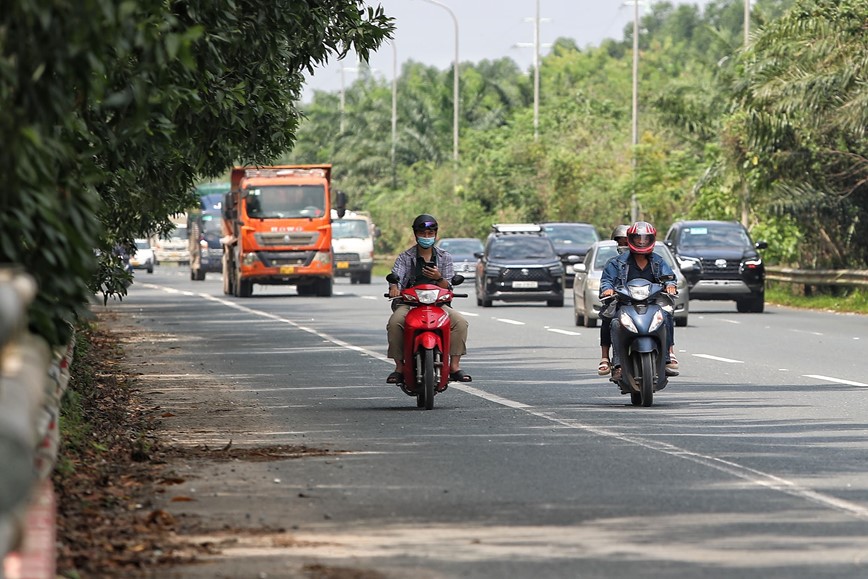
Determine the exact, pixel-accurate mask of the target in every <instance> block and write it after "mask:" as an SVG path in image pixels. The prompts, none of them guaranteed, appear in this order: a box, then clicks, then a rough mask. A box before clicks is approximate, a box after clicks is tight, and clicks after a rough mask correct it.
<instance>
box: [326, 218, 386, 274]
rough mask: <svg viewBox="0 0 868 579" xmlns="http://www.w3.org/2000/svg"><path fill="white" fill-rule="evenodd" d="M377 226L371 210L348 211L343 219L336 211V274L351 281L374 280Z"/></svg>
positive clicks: (334, 226)
mask: <svg viewBox="0 0 868 579" xmlns="http://www.w3.org/2000/svg"><path fill="white" fill-rule="evenodd" d="M377 233H378V231H377V227H376V226H375V225H374V222H373V221H371V217H370V216H369V215H368V214H367V213H362V212H354V211H347V212H346V213H345V214H344V216H343V217H342V218H338V215H337V212H336V211H335V210H334V209H333V210H332V253H333V254H334V261H333V262H332V263H333V267H334V272H335V276H336V277H337V276H344V277H346V276H349V278H350V283H371V270H372V269H374V238H375V237H376V236H377Z"/></svg>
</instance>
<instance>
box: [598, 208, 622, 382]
mask: <svg viewBox="0 0 868 579" xmlns="http://www.w3.org/2000/svg"><path fill="white" fill-rule="evenodd" d="M628 228H629V226H628V225H618V226H617V227H615V229H613V230H612V241H615V242H616V243H617V244H618V255H620V254H622V253H624V252H625V251H629V247H628V246H627V229H628ZM612 259H615V258H614V257H613V258H612ZM611 349H612V318H610V317H608V316H600V350H601V352H600V353H601V357H600V365H599V366H597V374H599V375H600V376H608V375H609V374H611V373H612V363H611V361H610V360H609V351H610V350H611Z"/></svg>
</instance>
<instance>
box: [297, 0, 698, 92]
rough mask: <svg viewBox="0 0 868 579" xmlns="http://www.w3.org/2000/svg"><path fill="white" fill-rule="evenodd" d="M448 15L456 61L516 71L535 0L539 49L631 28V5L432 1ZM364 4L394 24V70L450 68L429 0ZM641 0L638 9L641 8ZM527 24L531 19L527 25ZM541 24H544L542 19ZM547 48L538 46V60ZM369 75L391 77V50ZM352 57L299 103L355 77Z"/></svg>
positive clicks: (448, 45) (449, 51)
mask: <svg viewBox="0 0 868 579" xmlns="http://www.w3.org/2000/svg"><path fill="white" fill-rule="evenodd" d="M438 1H439V2H440V3H441V4H444V5H446V6H448V7H449V9H451V10H452V12H453V13H454V14H455V17H456V19H457V20H458V59H459V61H461V62H474V63H475V62H479V61H481V60H486V59H487V60H494V59H498V58H502V57H509V58H512V59H513V60H514V61H515V62H516V63H517V64H518V65H519V67H521V69H522V70H529V69H530V68H531V66H532V64H533V49H532V48H520V47H517V46H516V45H517V44H523V43H526V44H533V18H534V15H535V13H536V6H537V1H538V2H539V11H540V19H541V23H540V43H542V44H545V43H551V42H554V41H555V40H556V39H558V38H562V37H565V38H572V39H574V40H575V41H576V43H577V44H578V45H579V46H587V45H598V44H599V43H600V41H602V40H603V39H605V38H615V39H620V38H622V37H623V30H624V26H626V25H628V24H631V23H632V22H633V6H632V3H626V2H624V1H622V0H438ZM669 1H670V2H672V3H673V4H698V5H699V6H704V5H705V4H706V3H707V2H708V0H669ZM367 4H368V5H372V6H375V5H377V4H379V5H382V6H383V8H384V9H385V12H386V14H387V15H389V16H391V17H393V18H394V19H395V25H396V31H395V42H394V44H395V50H396V52H397V60H398V64H397V70H398V74H400V70H401V63H403V62H405V61H407V60H413V61H416V62H421V63H424V64H428V65H431V66H436V67H437V68H439V69H446V68H449V67H451V66H452V62H453V59H454V56H455V24H454V22H453V20H452V17H451V16H450V15H449V12H448V11H447V10H446V9H445V8H442V7H441V6H437V5H435V4H433V3H431V2H428V1H427V0H379V1H374V0H367ZM641 7H642V3H641V0H640V10H641V9H642V8H641ZM526 19H528V20H530V21H526ZM546 19H547V20H546ZM548 50H549V49H548V48H546V47H543V48H542V49H541V51H540V52H541V54H542V55H544V54H546V52H547V51H548ZM370 66H371V67H372V68H373V69H374V71H373V72H374V75H376V76H379V77H382V78H384V79H387V80H391V79H392V76H393V74H392V72H393V52H392V46H391V45H389V44H387V45H384V46H383V47H382V48H381V49H380V51H379V52H378V53H376V54H374V55H373V56H372V57H371V59H370ZM356 67H357V63H356V59H355V58H354V57H353V56H352V55H350V56H348V57H347V58H346V59H344V60H343V61H339V62H338V61H335V62H331V63H330V64H329V66H327V67H325V68H322V69H319V70H318V71H317V72H316V74H315V75H314V76H313V77H312V78H310V79H308V83H307V89H306V91H305V94H304V98H303V100H304V101H310V99H311V97H312V94H313V90H314V89H316V90H327V91H338V90H340V88H341V70H342V69H343V77H344V83H345V85H346V86H349V85H350V84H351V83H352V82H353V80H355V78H356V73H355V72H353V71H352V70H348V69H352V68H356Z"/></svg>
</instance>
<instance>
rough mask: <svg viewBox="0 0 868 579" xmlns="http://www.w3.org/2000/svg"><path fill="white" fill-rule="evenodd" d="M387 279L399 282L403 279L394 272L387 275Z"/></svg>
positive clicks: (390, 281) (391, 281)
mask: <svg viewBox="0 0 868 579" xmlns="http://www.w3.org/2000/svg"><path fill="white" fill-rule="evenodd" d="M386 281H387V282H389V283H398V282H399V281H401V280H400V279H398V276H397V275H395V273H394V272H393V273H390V274H389V275H387V276H386Z"/></svg>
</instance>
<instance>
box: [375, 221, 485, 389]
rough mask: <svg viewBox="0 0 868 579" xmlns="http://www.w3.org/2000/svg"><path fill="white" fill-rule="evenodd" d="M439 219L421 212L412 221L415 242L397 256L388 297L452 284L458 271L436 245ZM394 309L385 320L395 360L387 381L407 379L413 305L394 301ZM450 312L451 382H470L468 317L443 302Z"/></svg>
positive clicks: (391, 354) (450, 258)
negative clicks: (464, 364)
mask: <svg viewBox="0 0 868 579" xmlns="http://www.w3.org/2000/svg"><path fill="white" fill-rule="evenodd" d="M437 227H438V226H437V220H436V219H435V218H434V217H432V216H431V215H428V214H424V213H423V214H422V215H419V216H418V217H416V219H415V220H414V221H413V234H414V235H415V236H416V245H414V246H413V247H411V248H410V249H408V250H406V251H404V252H403V253H401V254H400V255H399V256H398V257H397V259H395V265H394V266H392V273H394V274H395V275H396V276H398V279H399V282H398V283H397V284H390V285H389V297H392V298H395V297H398V296H400V295H401V290H402V289H405V288H408V287H413V286H415V285H418V284H421V283H430V284H434V285H438V286H440V287H442V288H450V287H451V283H450V280H451V279H452V276H453V275H454V273H455V269H454V266H453V264H452V256H451V255H449V253H448V252H446V251H444V250H442V249H440V248H439V247H435V246H434V243H435V241H437ZM392 304H393V310H394V311H393V312H392V316H391V317H390V318H389V322H388V323H387V324H386V333H387V335H388V338H389V352H388V356H389V358H391V359H393V360H394V361H395V371H394V372H392V373H391V374H389V377H388V378H386V382H387V383H388V384H401V383H402V382H403V381H404V376H403V374H402V371H403V369H404V320H405V319H406V318H407V313H408V312H409V311H410V309H411V308H410V306H406V305H402V304H400V303H399V302H392ZM443 309H444V310H446V313H447V314H449V322H450V323H449V327H450V335H451V341H450V347H449V349H450V352H449V354H450V359H449V380H450V381H452V382H470V381H472V378H471V377H470V375H469V374H467V373H465V372H464V370H462V369H461V356H463V355H464V354H466V353H467V326H468V324H467V319H466V318H465V317H464V316H462V315H461V314H460V313H458V312H457V311H455V310H454V309H453V308H452V307H450V306H443Z"/></svg>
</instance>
